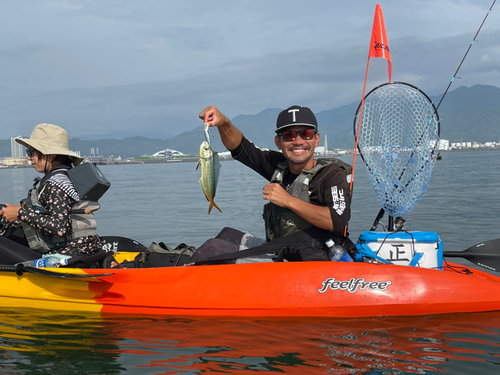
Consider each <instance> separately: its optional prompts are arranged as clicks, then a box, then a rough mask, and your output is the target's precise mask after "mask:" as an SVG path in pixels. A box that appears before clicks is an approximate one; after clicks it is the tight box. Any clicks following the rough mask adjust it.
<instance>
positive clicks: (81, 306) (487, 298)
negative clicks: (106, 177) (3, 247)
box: [0, 262, 500, 317]
mask: <svg viewBox="0 0 500 375" xmlns="http://www.w3.org/2000/svg"><path fill="white" fill-rule="evenodd" d="M47 270H49V271H51V272H54V273H55V275H56V277H49V276H46V275H39V274H33V273H29V272H25V273H23V274H22V275H20V276H18V275H17V274H16V273H14V272H4V271H0V303H1V304H2V306H4V307H9V306H10V307H31V308H38V309H48V310H57V311H75V312H76V311H80V312H84V311H94V312H100V313H101V314H106V313H113V314H114V313H120V314H121V313H124V314H161V315H191V316H214V315H217V316H283V317H284V316H311V317H367V316H396V315H399V316H404V315H428V314H441V313H457V312H480V311H493V310H500V277H497V276H494V275H491V274H489V273H486V272H483V271H479V270H477V269H474V268H469V267H465V266H461V265H456V264H450V263H448V265H445V267H444V269H443V270H434V269H427V268H420V267H409V266H401V265H386V264H372V263H355V262H353V263H341V262H285V263H251V264H230V265H209V266H184V267H168V268H146V269H144V268H142V269H111V270H103V269H63V268H50V269H47ZM58 274H60V277H58ZM93 275H95V276H93ZM76 277H78V278H76Z"/></svg>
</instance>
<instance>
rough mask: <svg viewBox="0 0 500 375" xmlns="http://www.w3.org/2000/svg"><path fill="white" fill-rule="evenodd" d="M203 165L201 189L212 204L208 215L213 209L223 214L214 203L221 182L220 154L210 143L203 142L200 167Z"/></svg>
mask: <svg viewBox="0 0 500 375" xmlns="http://www.w3.org/2000/svg"><path fill="white" fill-rule="evenodd" d="M200 165H201V179H200V183H201V188H202V189H203V193H204V194H205V198H207V201H209V202H210V206H209V207H208V213H209V214H210V211H212V208H213V207H215V208H217V209H218V210H219V211H220V212H221V213H222V211H221V209H220V208H219V207H218V206H217V205H216V204H215V203H214V198H215V191H216V189H217V182H219V171H220V161H219V154H217V152H215V151H214V150H212V147H210V144H209V142H207V141H203V143H202V144H201V146H200V161H199V162H198V166H197V167H196V169H198V167H199V166H200Z"/></svg>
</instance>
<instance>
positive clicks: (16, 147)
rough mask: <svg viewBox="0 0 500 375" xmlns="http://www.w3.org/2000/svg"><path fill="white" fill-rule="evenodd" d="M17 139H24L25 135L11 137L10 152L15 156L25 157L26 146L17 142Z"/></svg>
mask: <svg viewBox="0 0 500 375" xmlns="http://www.w3.org/2000/svg"><path fill="white" fill-rule="evenodd" d="M16 139H23V137H22V136H20V135H18V136H17V137H15V138H11V139H10V153H11V156H12V157H13V158H22V157H24V146H23V145H21V144H19V143H17V142H16Z"/></svg>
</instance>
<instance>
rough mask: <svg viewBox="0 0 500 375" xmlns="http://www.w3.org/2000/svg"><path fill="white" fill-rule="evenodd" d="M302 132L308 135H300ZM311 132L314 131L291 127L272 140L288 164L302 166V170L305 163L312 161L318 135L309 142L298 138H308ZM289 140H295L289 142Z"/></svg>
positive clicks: (314, 135)
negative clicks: (304, 131) (305, 131)
mask: <svg viewBox="0 0 500 375" xmlns="http://www.w3.org/2000/svg"><path fill="white" fill-rule="evenodd" d="M303 130H307V132H308V133H309V134H303V133H301V132H302V131H303ZM311 131H314V129H313V128H311V127H308V126H291V127H289V128H286V132H282V133H280V134H278V135H277V136H276V137H275V138H274V141H275V143H276V146H277V147H278V148H279V149H280V150H281V152H282V153H283V155H284V156H285V158H286V159H287V160H288V162H289V163H291V164H295V165H304V167H303V168H305V167H306V166H307V163H308V162H309V161H311V160H313V156H314V149H315V148H316V146H317V145H318V144H319V138H320V137H319V134H318V133H314V134H313V135H312V138H311V139H309V140H304V139H303V138H302V137H301V136H300V134H302V135H303V136H304V137H305V138H308V136H309V135H311V134H310V133H311ZM289 132H292V133H289ZM298 133H299V134H298ZM287 136H288V137H287ZM290 138H295V139H294V140H290ZM287 139H288V140H287Z"/></svg>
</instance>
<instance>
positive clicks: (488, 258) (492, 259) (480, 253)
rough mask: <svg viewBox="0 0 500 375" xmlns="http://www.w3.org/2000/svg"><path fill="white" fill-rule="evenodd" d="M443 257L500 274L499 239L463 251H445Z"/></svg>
mask: <svg viewBox="0 0 500 375" xmlns="http://www.w3.org/2000/svg"><path fill="white" fill-rule="evenodd" d="M443 255H444V256H445V257H448V258H453V257H459V258H464V259H467V260H468V261H469V262H471V263H474V264H477V265H478V266H480V267H483V268H486V269H488V270H490V271H496V272H500V238H497V239H494V240H489V241H485V242H481V243H478V244H477V245H474V246H471V247H469V248H468V249H467V250H464V251H445V252H444V253H443Z"/></svg>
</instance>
